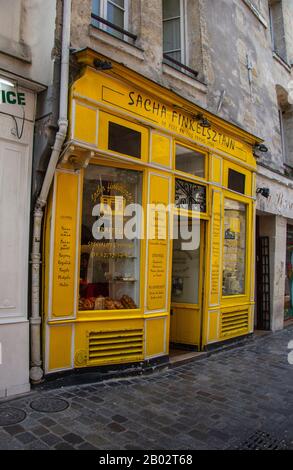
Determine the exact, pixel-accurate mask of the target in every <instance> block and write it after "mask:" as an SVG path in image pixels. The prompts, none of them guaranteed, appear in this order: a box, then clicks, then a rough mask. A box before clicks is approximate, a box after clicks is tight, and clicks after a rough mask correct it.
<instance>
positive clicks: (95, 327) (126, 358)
mask: <svg viewBox="0 0 293 470" xmlns="http://www.w3.org/2000/svg"><path fill="white" fill-rule="evenodd" d="M93 338H94V339H93ZM143 346H144V320H143V319H131V318H127V319H124V320H108V321H107V320H104V321H92V322H79V323H77V324H76V327H75V348H74V349H75V350H74V365H75V367H90V366H99V365H107V364H122V363H124V364H125V363H131V362H140V361H142V360H143V357H144V351H143Z"/></svg>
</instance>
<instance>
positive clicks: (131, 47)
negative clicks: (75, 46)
mask: <svg viewBox="0 0 293 470" xmlns="http://www.w3.org/2000/svg"><path fill="white" fill-rule="evenodd" d="M89 36H90V37H91V38H94V39H98V40H99V41H100V42H102V43H103V44H105V45H107V46H112V47H115V49H120V50H121V51H123V52H124V53H127V54H129V55H131V56H134V57H136V58H137V59H139V60H141V61H143V60H144V51H143V49H141V48H140V47H138V46H136V45H135V44H131V43H130V42H128V41H125V40H124V39H120V38H116V37H115V36H113V34H111V33H108V32H107V31H103V30H102V29H100V28H97V27H96V26H93V25H91V24H90V25H89Z"/></svg>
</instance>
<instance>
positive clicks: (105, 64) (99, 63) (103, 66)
mask: <svg viewBox="0 0 293 470" xmlns="http://www.w3.org/2000/svg"><path fill="white" fill-rule="evenodd" d="M94 66H95V68H96V69H97V70H111V69H112V68H113V65H112V63H111V62H109V61H107V60H100V59H95V60H94Z"/></svg>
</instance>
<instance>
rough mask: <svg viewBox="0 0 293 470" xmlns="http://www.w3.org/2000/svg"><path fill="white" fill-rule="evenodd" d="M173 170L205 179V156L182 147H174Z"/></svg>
mask: <svg viewBox="0 0 293 470" xmlns="http://www.w3.org/2000/svg"><path fill="white" fill-rule="evenodd" d="M175 158H176V160H175V168H176V170H178V171H182V172H183V173H188V174H189V175H193V176H199V177H200V178H205V176H206V175H205V155H204V154H203V153H200V152H196V151H195V150H191V149H188V148H187V147H183V146H182V145H176V155H175Z"/></svg>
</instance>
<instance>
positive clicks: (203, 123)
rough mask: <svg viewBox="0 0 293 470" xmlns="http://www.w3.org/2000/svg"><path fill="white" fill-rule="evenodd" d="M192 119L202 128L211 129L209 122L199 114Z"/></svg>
mask: <svg viewBox="0 0 293 470" xmlns="http://www.w3.org/2000/svg"><path fill="white" fill-rule="evenodd" d="M194 119H195V120H196V121H198V122H199V123H200V125H201V126H202V127H206V128H208V129H209V128H210V127H212V125H211V123H210V121H209V120H208V119H207V118H206V117H205V116H204V115H203V114H201V113H200V114H197V115H196V116H194Z"/></svg>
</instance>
